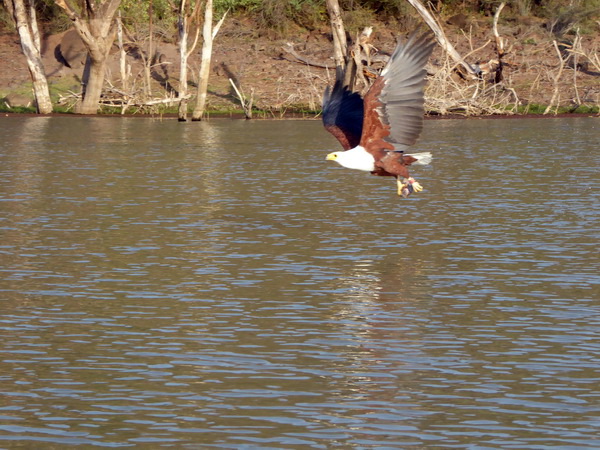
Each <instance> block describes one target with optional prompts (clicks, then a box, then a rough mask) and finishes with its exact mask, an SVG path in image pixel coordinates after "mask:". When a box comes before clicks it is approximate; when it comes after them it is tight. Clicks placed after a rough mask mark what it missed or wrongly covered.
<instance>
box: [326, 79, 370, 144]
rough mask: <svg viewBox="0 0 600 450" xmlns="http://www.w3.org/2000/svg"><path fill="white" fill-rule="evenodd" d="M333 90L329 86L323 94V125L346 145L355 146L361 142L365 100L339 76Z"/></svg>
mask: <svg viewBox="0 0 600 450" xmlns="http://www.w3.org/2000/svg"><path fill="white" fill-rule="evenodd" d="M337 78H338V79H337V81H336V82H335V84H334V85H333V90H332V89H331V88H330V87H329V86H328V87H327V89H325V94H324V95H323V125H324V126H325V129H326V130H327V131H329V132H330V133H331V134H333V135H334V136H335V137H336V138H337V140H338V141H340V143H341V144H342V147H344V150H349V149H351V148H354V147H356V146H357V145H358V143H359V142H360V137H361V135H362V129H363V116H364V113H363V100H362V98H361V96H360V94H358V93H356V92H352V91H350V90H349V89H348V88H347V87H346V86H344V84H343V82H342V79H341V78H342V77H337Z"/></svg>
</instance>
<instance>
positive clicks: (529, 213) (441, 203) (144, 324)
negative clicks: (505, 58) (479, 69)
mask: <svg viewBox="0 0 600 450" xmlns="http://www.w3.org/2000/svg"><path fill="white" fill-rule="evenodd" d="M425 125H426V126H425V133H424V136H423V139H422V140H421V141H420V143H419V150H425V149H429V150H431V151H432V152H433V153H434V155H435V158H434V161H433V164H432V165H431V166H430V167H426V168H421V169H420V170H418V171H414V172H413V173H414V174H415V176H416V177H417V178H418V179H419V180H420V181H421V182H422V184H423V185H424V186H425V191H424V192H423V193H422V194H420V195H419V196H418V197H413V198H410V199H408V200H404V199H401V198H399V197H397V196H396V194H395V186H394V182H393V181H392V180H390V179H384V178H378V177H372V176H369V175H368V174H364V173H360V172H354V171H348V170H346V169H343V168H341V167H338V166H336V165H334V164H333V163H329V162H327V161H325V155H326V153H328V152H329V151H331V150H337V149H338V148H337V143H336V141H335V140H334V139H333V138H332V137H331V136H329V135H328V134H326V132H325V131H323V130H322V128H321V126H320V124H319V123H318V122H316V121H260V122H244V121H229V120H223V121H221V120H213V121H210V122H207V123H193V124H192V123H188V124H181V123H178V122H176V121H175V120H165V121H157V120H151V119H138V118H135V119H124V118H76V117H68V118H61V117H52V118H37V117H34V118H29V117H5V118H1V119H0V135H1V136H2V142H0V208H1V209H0V212H1V215H0V233H1V240H0V259H1V266H0V270H1V272H0V295H1V297H2V301H1V303H0V336H1V342H2V352H1V354H0V381H1V383H2V389H1V393H0V446H2V447H28V448H40V447H46V448H49V447H52V448H61V447H63V446H64V445H66V444H74V445H81V446H107V447H126V446H131V447H140V446H141V447H148V448H156V447H173V448H198V447H201V448H235V449H238V448H257V447H259V448H335V447H339V448H353V447H356V448H375V447H379V448H381V447H387V448H423V447H437V448H465V447H469V448H548V447H568V448H574V447H588V448H600V437H599V436H600V289H599V288H600V286H599V284H600V257H599V253H598V252H599V241H600V239H599V236H600V199H599V192H600V177H599V173H598V168H599V167H600V153H599V150H598V148H599V147H598V143H599V142H600V121H599V119H597V118H573V119H542V120H540V119H537V120H523V119H507V120H469V121H464V120H458V121H456V120H443V121H427V122H426V124H425Z"/></svg>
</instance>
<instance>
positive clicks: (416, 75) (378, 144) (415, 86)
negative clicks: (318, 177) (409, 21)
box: [323, 33, 434, 197]
mask: <svg viewBox="0 0 600 450" xmlns="http://www.w3.org/2000/svg"><path fill="white" fill-rule="evenodd" d="M433 47H434V41H433V39H432V37H431V36H430V35H428V34H420V35H419V34H416V33H413V34H412V35H411V36H410V37H409V39H408V40H407V41H406V42H405V43H402V42H400V43H399V44H398V46H397V47H396V49H395V50H394V53H393V54H392V56H391V58H390V60H389V61H388V63H387V65H386V67H385V68H384V69H383V70H382V72H381V74H380V75H379V76H378V77H377V79H376V80H375V82H374V83H373V85H372V86H371V87H370V88H369V90H368V92H367V93H366V95H365V97H364V99H363V98H361V96H360V95H359V94H358V93H355V92H352V91H350V90H349V89H348V87H347V86H345V85H344V84H343V82H342V78H341V77H337V81H336V83H335V84H334V86H333V89H330V88H329V87H328V88H327V89H326V90H325V95H324V98H323V125H324V126H325V129H327V131H329V132H330V133H331V134H333V135H334V136H335V137H336V138H337V139H338V140H339V141H340V143H341V144H342V147H343V148H344V150H345V151H339V152H333V153H330V154H328V155H327V159H328V160H331V161H336V162H338V163H339V164H340V165H342V166H343V167H346V168H348V169H356V170H363V171H366V172H371V173H372V174H373V175H379V176H393V177H396V180H397V185H398V195H402V196H403V197H408V196H409V195H410V194H411V193H412V192H420V191H422V190H423V187H422V186H421V185H420V184H419V183H418V182H417V181H415V180H414V178H412V177H411V176H410V175H409V172H408V166H410V165H412V164H415V165H417V164H421V165H426V164H429V163H430V162H431V153H429V152H425V153H406V152H407V150H408V149H409V148H410V147H411V146H412V145H414V144H415V142H416V141H417V139H418V138H419V135H420V134H421V131H422V129H423V103H424V97H423V87H424V85H425V81H426V80H425V76H426V70H425V64H426V63H427V60H428V59H429V56H430V55H431V52H432V50H433Z"/></svg>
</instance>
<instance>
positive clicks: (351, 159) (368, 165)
mask: <svg viewBox="0 0 600 450" xmlns="http://www.w3.org/2000/svg"><path fill="white" fill-rule="evenodd" d="M327 160H328V161H335V162H337V163H338V164H339V165H340V166H343V167H346V168H347V169H355V170H364V171H365V172H372V171H374V170H375V159H374V158H373V155H371V154H370V153H368V152H367V151H366V150H365V149H364V148H363V147H361V146H360V145H359V146H357V147H354V148H352V149H350V150H346V151H345V152H333V153H330V154H328V155H327Z"/></svg>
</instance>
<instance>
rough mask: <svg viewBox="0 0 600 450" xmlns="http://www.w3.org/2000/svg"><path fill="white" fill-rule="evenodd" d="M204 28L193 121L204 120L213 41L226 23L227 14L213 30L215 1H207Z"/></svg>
mask: <svg viewBox="0 0 600 450" xmlns="http://www.w3.org/2000/svg"><path fill="white" fill-rule="evenodd" d="M204 8H205V10H204V26H203V28H202V39H203V42H202V59H201V61H200V70H199V72H198V95H197V97H196V105H195V107H194V112H193V113H192V120H202V116H203V115H204V111H205V109H206V95H207V92H208V78H209V76H210V61H211V59H212V51H213V41H214V39H215V37H216V36H217V33H218V32H219V28H221V25H222V24H223V22H224V21H225V16H226V15H227V12H226V13H225V14H223V17H222V18H221V20H219V22H218V23H217V25H215V27H214V28H213V24H212V23H213V1H212V0H206V5H205V6H204Z"/></svg>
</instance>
